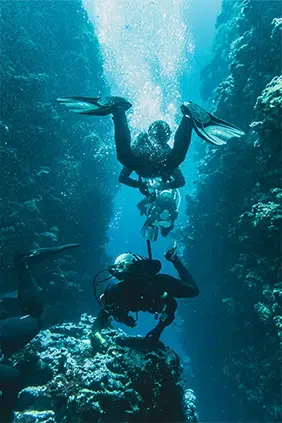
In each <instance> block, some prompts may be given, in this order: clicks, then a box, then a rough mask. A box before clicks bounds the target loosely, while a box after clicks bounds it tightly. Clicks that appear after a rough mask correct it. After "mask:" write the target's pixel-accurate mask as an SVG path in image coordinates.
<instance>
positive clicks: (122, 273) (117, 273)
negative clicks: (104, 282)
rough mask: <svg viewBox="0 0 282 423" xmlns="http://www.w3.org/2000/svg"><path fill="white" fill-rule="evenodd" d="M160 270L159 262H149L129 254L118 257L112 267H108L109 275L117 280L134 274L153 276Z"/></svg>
mask: <svg viewBox="0 0 282 423" xmlns="http://www.w3.org/2000/svg"><path fill="white" fill-rule="evenodd" d="M160 270H161V262H160V261H159V260H150V259H148V258H146V257H142V256H140V255H138V254H133V253H130V252H129V253H124V254H121V255H120V256H118V257H117V258H116V260H115V262H114V265H113V266H110V267H109V272H110V274H111V275H113V276H114V277H116V278H117V279H119V280H123V279H126V278H127V277H129V276H131V275H134V274H136V275H137V274H144V275H148V276H153V275H156V274H157V273H158V272H159V271H160Z"/></svg>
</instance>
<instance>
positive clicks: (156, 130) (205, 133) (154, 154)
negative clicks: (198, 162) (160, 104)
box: [58, 97, 244, 195]
mask: <svg viewBox="0 0 282 423" xmlns="http://www.w3.org/2000/svg"><path fill="white" fill-rule="evenodd" d="M58 101H59V102H60V103H61V104H65V105H66V106H67V107H68V108H69V109H70V110H72V111H73V112H75V113H79V114H84V115H90V116H106V115H109V114H112V115H113V121H114V130H115V144H116V152H117V159H118V161H119V162H120V163H121V164H122V165H123V169H122V171H121V173H120V176H119V181H120V182H121V183H124V184H126V185H128V186H131V187H134V188H139V189H140V191H141V192H142V193H143V194H145V195H147V194H148V191H147V187H146V182H144V181H143V180H142V178H158V177H160V178H161V179H162V186H161V187H160V189H170V188H179V187H182V186H184V185H185V179H184V176H183V174H182V172H181V170H180V169H179V166H180V164H181V163H182V162H183V161H184V160H185V157H186V153H187V151H188V149H189V146H190V142H191V135H192V129H193V128H194V130H195V132H196V133H197V135H198V136H199V137H201V138H202V139H204V140H205V141H208V142H210V143H212V144H216V145H222V144H225V143H226V142H227V141H228V140H229V139H230V138H233V137H241V136H242V135H244V132H243V131H241V130H240V129H239V128H237V127H236V126H234V125H232V124H230V123H228V122H225V121H223V120H221V119H218V118H216V117H215V116H213V115H212V114H211V113H208V112H206V111H205V110H204V109H202V108H201V107H200V106H198V105H197V104H194V103H192V102H186V103H184V104H182V106H181V111H182V113H183V117H182V119H181V122H180V125H179V126H178V128H177V131H176V133H175V135H174V144H173V147H172V148H171V147H170V146H169V145H168V141H169V139H170V136H171V129H170V127H169V125H168V124H167V123H166V122H165V121H162V120H157V121H155V122H153V123H152V124H151V125H150V127H149V129H148V132H143V133H141V134H140V135H139V136H138V137H137V139H136V140H135V142H134V143H131V134H130V130H129V126H128V123H127V118H126V114H125V112H126V111H127V110H128V109H129V108H130V107H131V103H130V102H129V101H128V100H126V99H124V98H122V97H105V98H90V97H63V98H58ZM132 172H136V173H137V175H138V176H139V179H134V178H132V177H130V175H131V174H132Z"/></svg>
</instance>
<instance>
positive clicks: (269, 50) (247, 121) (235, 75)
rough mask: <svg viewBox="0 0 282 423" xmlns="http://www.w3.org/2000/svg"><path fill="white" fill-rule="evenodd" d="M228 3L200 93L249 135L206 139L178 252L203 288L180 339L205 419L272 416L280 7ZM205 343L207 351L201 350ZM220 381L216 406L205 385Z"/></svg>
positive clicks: (276, 373)
mask: <svg viewBox="0 0 282 423" xmlns="http://www.w3.org/2000/svg"><path fill="white" fill-rule="evenodd" d="M230 3H231V2H230V1H229V0H224V1H223V12H222V14H221V15H220V17H219V18H218V23H217V26H218V30H217V32H218V34H217V37H216V39H215V47H214V58H213V60H212V61H211V63H210V65H208V67H207V69H206V71H205V72H203V75H202V76H203V79H204V81H203V93H204V94H205V97H206V99H207V97H208V93H211V92H212V91H213V90H214V93H215V103H214V104H215V106H216V111H215V113H216V115H218V116H219V117H220V118H223V119H226V120H227V121H232V122H234V123H235V124H237V125H238V126H239V127H242V128H243V129H244V130H245V131H246V132H247V135H246V136H245V137H243V138H242V139H241V140H239V141H238V140H231V141H230V142H229V143H228V144H227V145H226V146H224V147H223V148H220V149H215V148H213V147H210V146H209V147H207V153H206V156H205V157H204V159H203V160H202V161H201V163H200V164H199V180H198V181H197V192H196V194H195V196H193V197H188V198H187V214H188V216H189V224H188V226H187V228H186V230H185V231H184V235H183V243H184V245H185V251H184V257H185V259H186V261H187V262H188V263H189V264H190V268H191V269H192V270H193V273H194V274H195V276H196V278H197V279H198V280H199V285H200V286H201V287H202V290H201V298H200V297H199V301H198V302H197V304H196V305H195V307H194V309H193V312H194V311H195V312H196V316H197V323H196V326H197V328H195V329H194V328H191V330H190V331H189V332H190V333H189V339H187V340H186V343H187V344H188V345H189V351H191V352H192V361H194V364H195V366H196V369H197V370H196V372H197V374H198V377H199V379H200V380H205V379H206V378H208V379H209V380H210V381H211V384H212V389H209V390H205V389H204V388H203V387H202V386H201V385H200V384H199V385H197V387H196V390H197V394H198V395H199V397H202V398H203V402H204V404H205V407H206V408H207V409H208V410H209V412H208V413H207V414H206V412H205V410H203V412H202V417H203V418H204V419H205V418H206V419H207V420H213V421H219V420H220V419H222V420H221V421H245V422H247V421H271V422H280V421H281V418H282V417H281V414H280V413H281V410H280V406H279V404H280V386H281V377H280V366H281V357H280V352H279V345H280V342H281V338H280V340H279V337H281V307H280V302H281V284H280V281H281V258H280V236H281V229H282V213H281V193H282V191H281V181H280V177H281V122H282V119H281V117H282V116H281V102H282V96H281V76H280V66H281V60H280V58H281V48H279V46H281V40H280V35H279V34H281V17H280V15H281V10H280V5H279V2H275V1H270V2H264V1H255V2H254V1H250V0H244V1H243V0H238V1H235V2H234V1H232V5H233V4H234V9H232V8H228V6H230ZM221 63H222V64H224V72H221V73H220V75H219V74H218V66H219V65H220V64H221ZM223 73H224V75H223ZM219 79H221V80H219ZM214 81H215V83H214ZM199 264H200V266H199ZM190 313H191V312H190V311H189V309H188V308H187V309H186V308H185V309H184V310H183V312H182V314H183V315H185V316H186V318H188V320H189V319H191V318H192V315H190ZM207 331H208V332H209V333H207ZM193 350H194V352H193ZM207 350H208V351H210V355H209V358H208V359H205V357H204V356H203V355H202V354H199V351H207ZM223 389H224V399H223V402H224V406H223V407H221V405H220V407H217V406H216V405H214V402H213V399H214V398H213V396H212V395H211V392H213V391H219V390H220V391H222V390H223ZM200 412H201V407H200Z"/></svg>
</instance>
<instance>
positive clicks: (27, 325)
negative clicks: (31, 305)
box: [0, 315, 41, 357]
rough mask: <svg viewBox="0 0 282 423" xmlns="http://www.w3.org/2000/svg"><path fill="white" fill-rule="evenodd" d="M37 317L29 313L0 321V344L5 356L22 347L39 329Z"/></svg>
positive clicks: (39, 323) (39, 324)
mask: <svg viewBox="0 0 282 423" xmlns="http://www.w3.org/2000/svg"><path fill="white" fill-rule="evenodd" d="M40 328H41V321H40V319H39V318H35V317H31V316H29V315H27V316H23V317H11V318H9V319H5V320H1V322H0V345H1V349H2V352H3V354H4V356H5V357H9V356H10V355H11V354H13V353H14V352H16V351H18V350H19V349H20V348H23V347H24V346H25V345H26V344H27V343H28V342H29V341H31V340H32V339H33V338H34V337H35V336H36V335H37V334H38V333H39V331H40Z"/></svg>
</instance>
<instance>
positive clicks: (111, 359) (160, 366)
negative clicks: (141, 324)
mask: <svg viewBox="0 0 282 423" xmlns="http://www.w3.org/2000/svg"><path fill="white" fill-rule="evenodd" d="M91 323H93V318H91V317H90V316H87V315H82V316H81V320H80V322H79V323H78V324H73V323H65V324H61V325H57V326H54V327H52V328H51V329H50V330H46V331H42V332H41V333H40V334H39V335H38V336H37V337H36V338H35V339H34V340H33V341H32V342H31V343H30V344H29V345H28V346H26V347H25V349H24V350H23V351H21V352H20V353H18V354H16V355H15V356H14V357H13V359H12V360H11V361H12V362H13V363H15V364H16V367H17V368H18V369H20V370H21V371H22V373H23V374H24V375H25V385H26V386H27V387H26V388H24V389H23V390H22V391H21V392H20V394H19V397H18V402H17V407H16V411H15V416H14V420H13V422H14V423H20V422H26V421H28V422H31V423H39V422H48V423H51V422H56V423H59V422H65V421H68V422H74V423H83V422H97V423H104V422H115V423H118V422H123V423H124V422H140V423H141V422H180V421H181V422H187V423H190V422H191V423H192V422H194V423H196V422H197V421H198V417H197V414H196V411H195V396H194V394H193V391H191V390H189V389H187V390H185V388H184V385H183V380H182V368H181V366H180V362H179V357H178V356H177V354H176V353H175V352H173V351H172V350H171V349H170V348H168V347H166V346H165V345H164V344H163V343H162V342H158V344H157V345H153V344H150V342H149V341H148V340H146V339H144V338H141V337H137V338H134V337H128V336H126V335H125V334H124V333H123V332H122V331H121V330H115V329H107V330H103V332H102V334H103V337H104V338H105V339H106V340H107V342H108V344H109V347H108V348H107V349H104V350H103V349H101V348H97V351H96V354H94V353H93V350H92V348H91V345H90V341H89V336H90V332H91ZM31 370H32V371H31Z"/></svg>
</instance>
